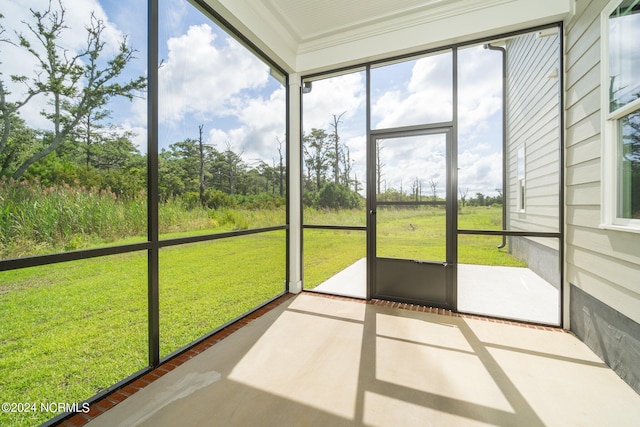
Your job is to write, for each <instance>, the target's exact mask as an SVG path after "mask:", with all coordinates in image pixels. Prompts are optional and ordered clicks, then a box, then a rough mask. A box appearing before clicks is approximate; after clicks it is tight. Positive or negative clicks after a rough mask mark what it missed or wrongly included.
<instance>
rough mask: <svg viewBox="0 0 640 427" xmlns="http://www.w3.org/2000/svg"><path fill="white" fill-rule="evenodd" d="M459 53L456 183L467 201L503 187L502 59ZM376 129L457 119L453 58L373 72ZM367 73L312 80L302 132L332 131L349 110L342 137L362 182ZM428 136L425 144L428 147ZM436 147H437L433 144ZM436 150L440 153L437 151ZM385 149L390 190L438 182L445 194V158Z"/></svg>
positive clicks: (476, 50)
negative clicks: (454, 114) (334, 118)
mask: <svg viewBox="0 0 640 427" xmlns="http://www.w3.org/2000/svg"><path fill="white" fill-rule="evenodd" d="M458 55H459V64H458V67H459V69H458V72H459V80H458V85H459V106H458V108H459V129H458V132H459V135H458V145H459V150H458V166H459V171H458V175H459V183H460V187H461V189H462V191H466V190H467V189H468V196H474V195H475V193H476V192H481V193H484V194H489V195H496V194H497V192H496V191H495V189H496V188H500V187H501V185H502V184H501V181H502V156H501V152H502V124H501V123H502V122H501V120H502V95H501V93H502V65H501V58H500V53H499V52H495V51H491V50H486V49H484V48H483V47H482V46H474V47H470V48H467V49H461V50H460V51H459V53H458ZM371 80H372V81H371V93H372V100H371V102H372V108H371V110H372V113H371V114H372V117H371V120H372V123H371V126H372V128H373V129H385V128H393V127H399V126H410V125H417V124H423V123H438V122H443V121H450V120H451V118H452V108H453V107H452V77H451V54H450V53H445V54H438V55H434V56H427V57H422V58H419V59H412V60H407V61H404V62H400V63H395V64H391V65H386V66H382V67H377V68H373V69H372V71H371ZM365 96H366V87H365V73H364V72H362V71H358V72H354V73H349V74H345V75H342V76H335V77H330V78H327V79H324V80H318V81H314V82H313V90H312V91H311V93H309V94H305V95H304V99H303V114H304V123H303V125H304V128H305V130H306V131H307V132H308V131H310V130H311V129H312V128H314V127H316V128H323V129H327V130H329V129H330V127H329V123H330V122H331V120H332V114H340V113H342V112H344V111H346V114H345V115H344V116H343V119H342V123H341V124H340V128H339V129H340V135H341V138H342V141H343V142H346V143H347V145H348V146H349V149H350V154H351V158H352V159H353V160H354V171H355V172H356V173H357V176H358V179H359V180H360V181H361V182H364V177H365V166H366V151H365V144H366V141H365V139H366V123H365ZM426 140H430V138H425V144H427V145H428V144H430V143H429V142H427V141H426ZM434 143H435V142H434ZM434 149H435V150H436V151H438V150H440V148H438V147H435V148H434ZM393 150H394V148H392V147H391V146H389V147H388V148H385V149H383V151H385V154H384V155H385V156H386V158H387V159H393V161H392V162H389V161H387V162H385V163H387V164H386V166H385V167H384V168H383V173H384V176H383V179H384V181H385V183H386V185H387V187H388V188H391V187H393V188H395V189H396V190H399V189H400V185H402V188H403V190H404V191H405V192H406V191H410V189H411V184H412V182H413V181H414V180H415V179H416V178H418V179H420V180H422V188H423V194H429V191H430V189H429V184H428V183H429V182H430V181H431V180H432V179H433V180H434V181H437V182H438V183H439V186H438V187H439V188H438V192H439V193H440V196H443V195H444V182H445V180H446V178H445V177H444V176H443V175H444V173H442V171H443V170H444V169H443V166H442V162H443V161H444V158H439V159H438V158H437V157H434V156H430V155H427V154H423V155H421V156H417V155H411V154H410V153H405V155H403V154H402V153H401V152H400V150H398V151H397V152H396V153H393V152H392V151H393Z"/></svg>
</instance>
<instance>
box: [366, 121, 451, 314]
mask: <svg viewBox="0 0 640 427" xmlns="http://www.w3.org/2000/svg"><path fill="white" fill-rule="evenodd" d="M434 134H445V135H446V153H445V162H446V170H447V171H446V175H447V180H446V181H447V182H446V190H445V193H446V237H445V239H446V260H445V262H444V264H443V266H444V267H445V268H446V279H445V280H446V288H447V291H446V302H444V303H437V304H434V306H435V305H437V306H438V307H440V308H445V309H448V310H452V311H457V293H458V291H457V287H458V286H457V263H458V260H457V258H458V255H457V254H458V248H457V246H458V239H457V228H458V215H457V209H458V197H457V192H458V190H457V188H458V167H457V165H458V162H457V143H456V132H455V126H454V123H453V122H444V123H433V124H428V125H420V126H407V127H399V128H391V129H376V130H369V131H368V133H367V300H370V299H372V298H375V297H376V295H378V293H377V292H376V280H377V268H378V262H377V257H376V245H377V243H376V206H377V203H376V197H377V191H376V182H377V179H376V178H377V162H376V160H377V153H376V144H375V142H376V140H378V139H389V138H401V137H410V136H422V135H434ZM385 298H388V296H387V295H385ZM397 299H398V300H401V302H409V303H411V302H412V300H411V299H406V298H397ZM414 303H418V304H420V301H415V302H414Z"/></svg>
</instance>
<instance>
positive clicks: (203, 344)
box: [53, 294, 295, 427]
mask: <svg viewBox="0 0 640 427" xmlns="http://www.w3.org/2000/svg"><path fill="white" fill-rule="evenodd" d="M294 296H295V295H294V294H284V295H282V296H280V297H278V298H276V299H275V300H273V301H271V302H269V303H267V304H265V305H264V306H262V307H260V308H259V309H257V310H255V311H253V312H251V313H249V314H248V315H246V316H245V317H242V318H240V319H238V320H237V321H235V322H233V323H232V324H230V325H228V326H226V327H225V328H223V329H221V330H219V331H218V332H216V333H215V334H213V335H211V336H210V337H208V338H205V339H204V340H202V341H200V342H199V343H198V344H195V345H194V346H193V347H190V348H187V349H185V350H184V351H183V352H182V353H180V354H177V355H176V356H174V357H172V358H171V359H169V360H167V361H165V362H163V363H162V364H160V366H158V367H157V368H155V369H153V370H152V371H150V372H147V373H146V374H144V375H141V376H140V377H139V378H136V379H135V380H133V381H132V382H130V383H128V384H126V385H124V386H122V387H120V388H117V389H115V390H113V391H112V392H111V393H109V394H107V395H106V396H104V397H102V398H101V399H100V400H97V401H95V402H93V403H92V404H91V405H90V406H89V412H88V413H86V414H85V413H76V414H73V415H70V416H69V418H65V419H62V420H60V422H59V423H56V424H53V425H54V426H64V427H80V426H83V425H85V424H87V423H88V422H89V421H91V420H93V419H94V418H96V417H98V416H99V415H101V414H103V413H104V412H107V411H108V410H109V409H111V408H113V407H114V406H116V405H117V404H119V403H120V402H122V401H124V400H125V399H126V398H128V397H129V396H132V395H134V394H135V393H137V392H138V391H140V390H142V389H143V388H145V387H146V386H148V385H149V384H151V383H152V382H154V381H155V380H157V379H158V378H161V377H163V376H164V375H166V374H168V373H169V372H171V371H173V370H174V369H176V368H177V367H178V366H180V365H182V364H183V363H185V362H186V361H188V360H190V359H192V358H194V357H195V356H197V355H199V354H200V353H202V352H204V351H205V350H207V349H208V348H209V347H212V346H213V345H215V344H216V343H217V342H219V341H222V340H223V339H225V338H227V337H228V336H229V335H231V334H233V333H234V332H236V331H237V330H239V329H240V328H242V327H244V326H245V325H248V324H249V323H251V322H253V321H254V320H256V319H257V318H259V317H261V316H262V315H263V314H265V313H268V312H269V311H271V310H272V309H274V308H275V307H277V306H279V305H280V304H282V303H283V302H285V301H287V300H289V299H291V298H293V297H294Z"/></svg>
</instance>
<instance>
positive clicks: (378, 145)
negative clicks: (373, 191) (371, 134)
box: [376, 139, 386, 194]
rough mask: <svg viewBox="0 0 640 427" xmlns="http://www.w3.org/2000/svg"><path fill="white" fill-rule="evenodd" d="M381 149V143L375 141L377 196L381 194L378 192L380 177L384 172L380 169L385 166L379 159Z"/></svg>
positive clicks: (377, 140)
mask: <svg viewBox="0 0 640 427" xmlns="http://www.w3.org/2000/svg"><path fill="white" fill-rule="evenodd" d="M383 148H384V146H383V145H382V141H380V140H379V139H376V184H377V188H378V194H382V192H381V191H380V190H381V189H380V184H381V183H382V177H383V176H384V172H382V169H384V167H385V166H386V165H385V164H384V163H382V160H381V159H380V153H381V152H382V149H383Z"/></svg>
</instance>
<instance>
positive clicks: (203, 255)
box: [0, 208, 522, 426]
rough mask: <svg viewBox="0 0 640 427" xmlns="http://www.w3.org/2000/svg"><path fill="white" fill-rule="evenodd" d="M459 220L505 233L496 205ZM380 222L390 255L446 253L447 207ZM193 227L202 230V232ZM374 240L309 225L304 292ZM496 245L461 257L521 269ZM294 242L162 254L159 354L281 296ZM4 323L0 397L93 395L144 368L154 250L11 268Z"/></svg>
mask: <svg viewBox="0 0 640 427" xmlns="http://www.w3.org/2000/svg"><path fill="white" fill-rule="evenodd" d="M363 214H364V212H363V211H361V210H357V211H342V212H339V213H335V212H322V211H314V212H307V213H305V220H306V221H307V223H308V221H309V219H312V220H313V222H316V223H321V224H322V223H324V224H336V223H339V222H343V223H345V224H348V225H363V224H362V221H363V218H364V215H363ZM223 215H225V216H223ZM280 215H281V212H280V211H278V212H276V213H269V212H254V213H250V212H227V213H224V214H222V213H220V214H219V216H217V217H215V218H213V217H212V216H211V215H209V216H208V217H207V218H208V219H207V221H210V222H208V223H206V222H202V223H200V222H199V221H201V220H203V218H202V216H196V217H194V218H188V223H189V224H191V225H189V226H186V227H182V228H181V227H177V226H176V227H173V228H170V227H166V228H165V232H166V234H165V235H164V236H165V237H174V236H176V237H177V236H183V235H192V234H196V233H198V234H199V233H210V232H219V231H225V230H229V229H236V228H246V227H247V226H251V227H253V226H255V224H261V225H274V224H272V223H273V222H274V221H276V220H277V218H279V217H280ZM225 218H226V219H225ZM459 218H460V223H461V225H460V226H461V227H463V226H464V227H465V228H485V229H486V228H493V229H496V228H500V222H499V220H500V209H499V208H474V210H473V211H472V210H468V211H463V212H461V215H460V217H459ZM212 219H213V221H212ZM378 219H379V223H378V246H379V247H380V250H381V251H383V252H382V254H384V255H385V256H388V255H397V256H402V257H409V258H410V257H415V258H421V259H428V258H432V257H435V258H437V257H439V256H441V255H442V253H443V252H442V251H443V244H444V239H443V231H444V226H443V224H444V213H443V212H440V211H437V210H428V209H423V210H421V211H411V210H407V209H404V210H394V211H392V210H389V211H388V212H382V214H381V215H380V216H379V218H378ZM176 221H178V219H176ZM243 221H246V223H245V222H243ZM176 223H177V222H176ZM194 223H199V224H200V225H199V226H197V227H195V228H196V229H195V230H194V229H193V228H194V227H193V224H194ZM463 224H464V225H463ZM130 239H132V237H130V238H129V240H130ZM133 239H134V240H135V239H136V238H135V237H133ZM365 239H366V233H365V232H363V231H339V230H311V229H306V230H305V231H304V269H305V271H304V275H305V288H313V287H315V286H316V285H317V284H319V283H321V282H322V281H324V280H326V279H327V278H328V277H330V276H331V275H333V274H335V273H337V272H339V271H341V270H342V269H344V268H346V267H347V266H349V265H350V264H352V263H353V262H355V261H357V260H358V259H360V258H363V257H365V256H366V240H365ZM499 240H500V239H499V238H498V239H495V238H485V237H481V236H462V237H461V239H460V242H459V258H460V260H461V262H464V260H466V261H467V262H469V261H472V262H475V263H485V264H490V265H522V262H521V261H519V260H517V259H515V258H513V257H511V256H510V255H509V254H508V253H507V252H506V250H504V249H502V250H498V249H496V245H497V243H499ZM122 242H125V241H122ZM122 242H120V243H122ZM285 242H286V240H285V232H284V231H275V232H268V233H260V234H255V235H247V236H242V237H234V238H230V239H222V240H216V241H211V242H203V243H195V244H189V245H181V246H175V247H168V248H163V249H161V252H160V341H161V343H160V344H161V348H160V353H161V356H166V355H168V354H170V353H172V352H173V351H175V350H177V349H179V348H181V347H183V346H185V345H187V344H188V343H190V342H191V341H193V340H195V339H197V338H198V337H200V336H202V335H204V334H206V333H207V332H209V331H211V330H213V329H215V328H216V327H218V326H220V325H222V324H224V323H226V322H227V321H229V320H231V319H233V318H235V317H237V316H239V315H241V314H242V313H245V312H246V311H248V310H250V309H252V308H253V307H255V306H257V305H259V304H260V303H262V302H264V301H266V300H268V299H270V298H271V297H273V296H276V295H277V294H279V293H281V292H282V291H283V290H284V280H285V277H286V272H285V266H286V259H285V253H286V252H285V251H286V247H285V246H286V245H285ZM116 243H118V242H116ZM0 325H2V328H1V329H0V348H1V349H2V351H1V353H0V372H2V375H0V400H1V401H2V402H32V403H37V404H39V403H40V402H52V401H54V402H69V403H72V402H78V401H81V400H84V399H86V398H89V397H91V396H92V395H94V394H96V393H98V392H100V391H101V390H104V389H105V388H107V387H109V386H110V385H112V384H114V383H116V382H118V381H120V380H122V379H123V378H125V377H127V376H129V375H131V374H133V373H135V372H137V371H138V370H140V369H143V368H144V367H145V366H146V365H147V358H148V343H147V255H146V252H140V253H132V254H124V255H114V256H109V257H104V258H96V259H88V260H81V261H73V262H67V263H61V264H54V265H47V266H41V267H33V268H28V269H21V270H15V271H6V272H2V273H0ZM53 415H55V414H50V413H39V412H36V413H24V414H11V413H10V414H7V413H0V425H16V426H27V425H33V424H37V423H41V422H43V421H45V420H46V419H48V418H51V417H52V416H53Z"/></svg>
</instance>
